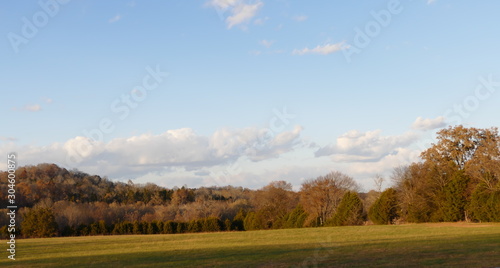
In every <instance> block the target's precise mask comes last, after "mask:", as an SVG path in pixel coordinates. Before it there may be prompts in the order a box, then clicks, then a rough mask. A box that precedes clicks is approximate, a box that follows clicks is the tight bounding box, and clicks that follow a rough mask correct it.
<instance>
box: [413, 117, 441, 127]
mask: <svg viewBox="0 0 500 268" xmlns="http://www.w3.org/2000/svg"><path fill="white" fill-rule="evenodd" d="M445 126H446V121H445V118H444V117H443V116H439V117H436V118H434V119H429V118H427V119H424V118H422V117H417V119H416V120H415V122H413V124H412V125H411V127H412V128H413V129H417V130H433V129H436V128H442V127H445Z"/></svg>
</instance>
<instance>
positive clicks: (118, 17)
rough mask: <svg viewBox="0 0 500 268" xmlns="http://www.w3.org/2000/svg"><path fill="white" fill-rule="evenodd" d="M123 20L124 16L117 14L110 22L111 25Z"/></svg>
mask: <svg viewBox="0 0 500 268" xmlns="http://www.w3.org/2000/svg"><path fill="white" fill-rule="evenodd" d="M121 19H122V16H121V15H120V14H117V15H116V16H114V17H112V18H111V19H109V20H108V22H109V23H115V22H117V21H119V20H121Z"/></svg>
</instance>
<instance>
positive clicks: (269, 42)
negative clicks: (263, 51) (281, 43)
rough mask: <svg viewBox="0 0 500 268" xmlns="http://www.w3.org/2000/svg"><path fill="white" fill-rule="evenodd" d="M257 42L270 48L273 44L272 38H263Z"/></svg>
mask: <svg viewBox="0 0 500 268" xmlns="http://www.w3.org/2000/svg"><path fill="white" fill-rule="evenodd" d="M259 44H261V45H263V46H265V47H267V48H270V47H271V46H272V45H273V44H274V41H273V40H265V39H264V40H261V41H260V42H259Z"/></svg>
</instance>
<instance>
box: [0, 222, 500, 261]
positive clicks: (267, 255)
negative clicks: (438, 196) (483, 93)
mask: <svg viewBox="0 0 500 268" xmlns="http://www.w3.org/2000/svg"><path fill="white" fill-rule="evenodd" d="M1 244H2V245H4V247H5V248H7V244H6V241H5V240H4V241H2V243H1ZM3 251H4V254H3V257H2V258H1V259H0V266H2V267H88V266H93V267H151V266H158V267H368V266H369V267H402V266H404V267H422V266H431V267H432V266H435V267H443V266H453V267H499V266H500V224H498V223H495V224H491V223H487V224H486V223H483V224H481V223H476V224H473V223H436V224H408V225H393V226H381V225H372V226H348V227H324V228H301V229H282V230H268V231H246V232H220V233H197V234H174V235H123V236H87V237H58V238H42V239H19V240H17V252H16V260H15V261H13V260H9V259H8V258H7V255H8V252H6V251H5V250H3Z"/></svg>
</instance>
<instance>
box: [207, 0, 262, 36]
mask: <svg viewBox="0 0 500 268" xmlns="http://www.w3.org/2000/svg"><path fill="white" fill-rule="evenodd" d="M208 5H210V6H212V7H214V8H215V9H216V10H217V12H218V13H219V14H223V13H225V12H226V11H229V12H230V14H231V15H229V16H227V17H226V18H225V22H226V24H227V28H228V29H231V28H232V27H234V26H236V25H239V24H243V23H248V22H249V21H250V20H251V19H252V18H253V17H255V16H256V15H257V13H258V11H259V10H260V9H261V8H262V6H263V5H264V3H262V2H261V1H255V2H253V3H251V2H250V1H246V0H211V1H210V2H208ZM262 22H263V21H262Z"/></svg>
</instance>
